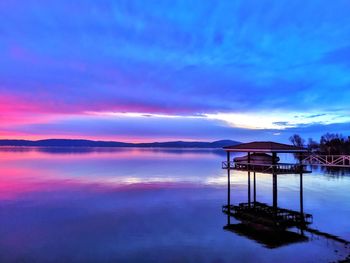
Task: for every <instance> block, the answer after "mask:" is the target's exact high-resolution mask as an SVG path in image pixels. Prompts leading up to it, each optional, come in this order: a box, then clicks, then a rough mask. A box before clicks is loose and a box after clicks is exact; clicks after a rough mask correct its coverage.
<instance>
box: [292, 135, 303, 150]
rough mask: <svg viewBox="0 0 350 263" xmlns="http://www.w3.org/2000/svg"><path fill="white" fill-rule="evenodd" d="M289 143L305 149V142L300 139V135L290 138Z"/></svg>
mask: <svg viewBox="0 0 350 263" xmlns="http://www.w3.org/2000/svg"><path fill="white" fill-rule="evenodd" d="M289 141H290V142H291V143H292V144H293V145H294V146H298V147H304V144H305V140H304V139H303V138H301V137H300V135H298V134H294V135H293V136H290V137H289Z"/></svg>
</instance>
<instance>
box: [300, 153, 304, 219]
mask: <svg viewBox="0 0 350 263" xmlns="http://www.w3.org/2000/svg"><path fill="white" fill-rule="evenodd" d="M302 159H303V158H302V154H300V155H299V165H300V214H301V219H302V220H303V221H304V197H303V166H302V164H303V163H302ZM302 223H304V222H302Z"/></svg>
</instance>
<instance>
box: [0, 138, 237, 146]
mask: <svg viewBox="0 0 350 263" xmlns="http://www.w3.org/2000/svg"><path fill="white" fill-rule="evenodd" d="M239 143H240V142H237V141H232V140H221V141H214V142H186V141H173V142H152V143H126V142H114V141H91V140H74V139H48V140H39V141H29V140H0V146H27V147H145V148H146V147H163V148H222V147H224V146H229V145H236V144H239Z"/></svg>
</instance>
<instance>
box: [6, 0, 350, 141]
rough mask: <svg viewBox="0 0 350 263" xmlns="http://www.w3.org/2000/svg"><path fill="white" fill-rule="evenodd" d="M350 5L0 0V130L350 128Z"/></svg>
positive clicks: (238, 135) (220, 134)
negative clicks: (0, 0)
mask: <svg viewBox="0 0 350 263" xmlns="http://www.w3.org/2000/svg"><path fill="white" fill-rule="evenodd" d="M349 10H350V2H349V1H338V0H336V1H332V2H329V1H325V0H324V1H320V0H318V1H316V0H310V1H299V0H294V1H284V0H280V1H261V0H256V1H255V0H246V1H235V0H230V1H209V0H208V1H207V0H201V1H188V0H187V1H178V0H172V1H166V0H162V1H151V0H148V1H141V0H140V1H136V0H135V1H131V0H128V1H110V0H109V1H107V0H100V1H93V0H76V1H67V0H53V1H44V0H36V1H34V0H26V1H19V0H12V1H2V2H0V48H1V49H0V50H1V52H0V92H1V93H0V94H1V98H0V137H1V138H10V137H11V138H38V139H39V138H52V137H56V138H90V139H111V140H123V141H155V140H156V141H164V140H178V139H179V140H217V139H236V140H241V141H250V140H276V141H287V140H288V137H289V136H290V135H291V134H293V133H295V132H297V133H300V134H301V135H302V136H304V137H306V138H308V137H314V138H317V137H319V136H320V135H321V134H323V133H325V132H338V133H343V134H344V135H348V134H349V135H350V115H349V112H350V107H349V102H350V74H349V73H350V72H349V70H350V16H349Z"/></svg>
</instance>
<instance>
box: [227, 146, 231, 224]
mask: <svg viewBox="0 0 350 263" xmlns="http://www.w3.org/2000/svg"><path fill="white" fill-rule="evenodd" d="M230 161H231V160H230V152H229V151H227V225H230V224H231V178H230V177H231V166H230Z"/></svg>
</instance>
